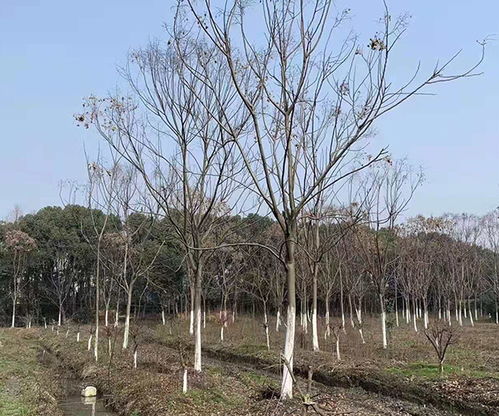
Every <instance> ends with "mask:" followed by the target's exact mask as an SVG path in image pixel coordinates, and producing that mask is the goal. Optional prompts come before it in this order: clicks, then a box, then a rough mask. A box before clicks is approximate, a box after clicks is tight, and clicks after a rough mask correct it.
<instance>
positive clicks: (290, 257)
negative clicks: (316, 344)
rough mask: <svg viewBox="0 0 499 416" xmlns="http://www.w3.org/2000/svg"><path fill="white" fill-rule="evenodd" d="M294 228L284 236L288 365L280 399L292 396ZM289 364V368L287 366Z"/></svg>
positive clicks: (286, 351) (294, 316)
mask: <svg viewBox="0 0 499 416" xmlns="http://www.w3.org/2000/svg"><path fill="white" fill-rule="evenodd" d="M295 244H296V229H295V228H294V229H292V230H291V231H290V234H289V235H288V236H287V238H286V282H287V289H288V290H287V297H288V307H287V316H286V336H285V340H284V359H285V360H286V361H287V363H288V365H284V366H283V370H282V382H281V399H291V398H292V397H293V379H292V376H291V372H292V371H293V358H294V349H295V324H296V269H295V267H296V261H295ZM288 366H289V368H288Z"/></svg>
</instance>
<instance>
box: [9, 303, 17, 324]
mask: <svg viewBox="0 0 499 416" xmlns="http://www.w3.org/2000/svg"><path fill="white" fill-rule="evenodd" d="M16 304H17V296H14V297H13V299H12V321H11V324H10V327H11V328H14V327H15V326H16Z"/></svg>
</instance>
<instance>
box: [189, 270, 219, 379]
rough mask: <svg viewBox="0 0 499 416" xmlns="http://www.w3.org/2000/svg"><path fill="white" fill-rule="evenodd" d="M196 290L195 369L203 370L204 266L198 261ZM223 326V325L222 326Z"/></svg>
mask: <svg viewBox="0 0 499 416" xmlns="http://www.w3.org/2000/svg"><path fill="white" fill-rule="evenodd" d="M196 266H197V267H196V277H195V282H194V284H195V290H194V308H195V315H194V317H195V322H194V339H195V341H194V370H196V371H201V369H202V367H201V295H202V293H201V284H202V273H203V271H202V266H201V263H200V262H199V261H198V263H197V265H196ZM222 328H223V327H222Z"/></svg>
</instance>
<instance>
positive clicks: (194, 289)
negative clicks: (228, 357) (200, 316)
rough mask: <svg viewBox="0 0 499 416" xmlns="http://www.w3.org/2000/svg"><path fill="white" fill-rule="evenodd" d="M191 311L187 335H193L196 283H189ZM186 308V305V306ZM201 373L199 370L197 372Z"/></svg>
mask: <svg viewBox="0 0 499 416" xmlns="http://www.w3.org/2000/svg"><path fill="white" fill-rule="evenodd" d="M190 286H191V288H190V289H191V303H190V305H191V311H190V317H189V319H190V320H189V335H194V303H195V297H196V287H195V286H196V282H194V283H192V282H191V285H190ZM186 306H187V305H186ZM199 371H201V370H199Z"/></svg>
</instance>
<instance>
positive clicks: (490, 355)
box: [0, 316, 499, 416]
mask: <svg viewBox="0 0 499 416" xmlns="http://www.w3.org/2000/svg"><path fill="white" fill-rule="evenodd" d="M159 321H160V320H159V319H157V317H153V318H151V319H148V320H146V321H143V322H140V325H139V326H135V327H134V328H133V331H132V335H133V336H132V345H131V348H129V349H128V350H126V351H123V350H122V349H121V328H119V329H118V330H116V329H111V328H109V329H107V330H106V329H105V328H103V332H102V334H101V343H100V360H99V363H97V364H96V363H95V362H94V360H93V356H92V352H91V351H88V350H87V340H88V337H89V335H90V332H89V328H88V327H81V328H76V327H74V326H68V327H64V328H61V329H60V330H59V331H55V330H54V331H52V330H51V329H50V328H49V329H32V330H24V329H18V330H15V331H10V330H2V331H1V332H0V341H1V344H0V345H1V346H0V348H2V356H1V359H2V361H0V364H1V366H2V368H1V369H2V372H1V376H0V398H1V400H0V401H1V402H2V405H0V416H3V415H9V416H10V415H38V414H47V415H57V414H58V413H57V406H56V405H57V401H58V400H59V399H61V398H62V397H63V396H64V388H63V387H61V386H60V385H58V380H60V369H61V368H64V369H65V370H66V371H70V372H71V373H72V374H73V375H74V376H75V377H76V378H78V379H80V380H83V381H85V382H88V383H92V384H96V385H97V387H98V389H99V391H101V392H103V393H104V394H105V395H106V397H107V400H108V403H109V405H110V406H111V407H112V408H113V409H114V410H115V411H116V412H117V413H118V414H120V415H129V416H132V415H133V416H153V415H154V416H162V415H236V416H237V415H282V416H284V415H302V414H305V413H304V412H305V410H306V409H308V413H307V414H316V413H315V412H314V410H313V409H312V406H307V405H306V403H308V404H310V403H313V404H314V405H315V406H317V407H316V408H317V409H318V410H319V411H320V412H321V413H322V414H324V415H341V414H355V415H458V414H483V415H495V414H499V365H498V360H499V345H498V343H497V335H499V327H497V326H496V325H495V324H491V323H488V322H485V321H482V322H478V323H477V324H476V326H475V327H474V328H472V327H471V326H465V327H463V328H462V329H461V330H460V334H459V342H458V343H457V344H456V345H452V346H451V347H450V350H449V354H448V359H447V361H446V367H445V374H444V376H443V377H440V376H439V374H438V371H437V367H436V365H435V356H434V352H433V351H432V349H431V346H430V344H429V343H428V342H427V341H426V340H425V338H424V335H423V334H422V331H420V332H418V333H415V332H414V331H413V330H412V326H410V325H405V324H403V325H401V327H399V328H397V327H392V328H391V330H390V342H389V348H388V349H387V350H383V349H382V348H381V346H380V344H381V342H380V341H381V339H380V336H379V334H378V332H379V328H378V320H377V319H374V318H372V319H368V320H367V321H366V323H365V324H364V326H363V330H364V334H365V339H366V344H362V342H361V340H360V337H359V335H358V332H357V329H356V328H351V327H350V326H347V328H346V333H343V332H342V333H341V339H340V348H341V354H342V360H341V361H339V362H338V361H337V360H336V358H335V355H334V353H333V342H332V339H331V338H330V339H327V340H325V339H324V337H321V340H320V341H321V342H320V344H321V351H319V352H312V351H310V342H309V339H310V334H302V333H300V331H298V335H297V340H296V342H297V353H296V360H295V369H296V372H297V382H298V388H295V392H296V394H295V398H294V399H293V400H292V401H287V402H283V401H281V400H279V398H278V392H279V372H280V369H281V367H280V366H282V363H281V362H280V359H279V354H280V348H281V342H282V339H283V336H284V333H283V332H284V331H283V330H281V331H280V332H279V333H276V332H275V327H274V326H273V325H271V350H270V351H267V348H266V346H265V334H264V330H263V326H262V324H261V321H260V320H259V319H258V318H252V317H251V316H241V317H236V320H235V322H234V323H232V322H230V323H229V325H228V326H227V328H225V330H224V338H225V339H224V342H223V343H221V342H220V340H219V335H220V327H219V325H218V323H217V322H216V320H213V319H209V320H208V321H207V325H206V328H205V330H204V332H203V336H204V340H203V341H204V345H203V346H204V353H203V368H204V371H203V373H202V374H197V373H195V372H193V371H191V370H190V369H189V370H188V384H189V391H188V393H186V394H183V393H182V391H181V390H182V375H183V369H184V367H183V365H185V366H186V367H187V368H190V366H191V360H192V350H191V349H192V339H191V338H190V336H189V335H188V322H187V321H186V320H183V319H175V320H169V321H168V322H167V324H166V325H161V324H160V323H159ZM78 330H79V331H80V342H77V341H76V333H77V331H78ZM322 330H323V328H321V331H322ZM134 342H137V345H138V347H137V351H138V366H137V367H138V368H136V369H135V368H133V351H132V350H133V346H134ZM109 345H110V346H111V354H109V351H108V350H109ZM18 350H19V351H21V350H22V351H23V357H27V358H22V359H20V358H19V357H18V356H17V355H16V354H15V352H16V351H18ZM9 351H10V353H8V352H9ZM43 351H45V353H43ZM40 354H42V356H41V355H40ZM43 354H45V357H52V358H53V359H43V356H44V355H43ZM54 362H55V363H57V367H58V368H54ZM309 366H310V367H311V368H312V370H313V376H314V380H315V381H314V382H313V383H312V384H311V388H310V391H309V387H308V383H307V380H306V376H307V369H308V367H309ZM4 369H8V371H4ZM33 369H34V370H33ZM32 371H36V373H35V374H36V376H35V377H32V376H30V374H31V372H32ZM40 380H42V382H40ZM33 383H35V384H33ZM35 385H36V386H37V387H36V389H35V388H34V387H33V386H35ZM33 391H36V394H33V393H32V392H33ZM300 391H301V393H300ZM30 392H31V393H30ZM49 397H50V398H51V399H49ZM40 398H42V399H40ZM4 403H8V405H5V404H4ZM12 403H14V404H12ZM15 403H17V404H15ZM1 406H3V407H1ZM16 406H18V407H19V409H20V410H19V409H18V410H19V411H18V412H17V413H15V412H14V413H13V411H12V409H16ZM37 406H38V407H37ZM39 406H46V408H47V409H49V410H47V411H46V412H45V411H44V412H43V413H39V410H37V409H40V408H41V407H39ZM4 408H5V409H9V410H8V412H10V413H6V411H4V412H3V413H2V411H3V409H4ZM16 411H17V410H16ZM50 412H52V413H50Z"/></svg>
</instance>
